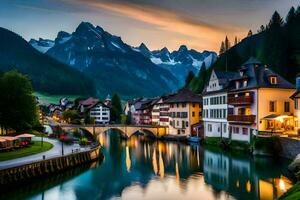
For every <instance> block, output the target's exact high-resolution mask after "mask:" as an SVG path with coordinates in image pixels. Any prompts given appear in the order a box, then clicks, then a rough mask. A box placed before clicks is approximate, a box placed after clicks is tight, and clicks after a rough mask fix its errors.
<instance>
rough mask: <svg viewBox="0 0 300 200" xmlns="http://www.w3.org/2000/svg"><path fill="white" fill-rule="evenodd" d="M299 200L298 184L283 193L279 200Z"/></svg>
mask: <svg viewBox="0 0 300 200" xmlns="http://www.w3.org/2000/svg"><path fill="white" fill-rule="evenodd" d="M296 199H300V182H298V183H297V184H295V185H294V186H293V187H292V188H291V189H289V190H288V191H287V192H286V193H284V194H283V195H282V196H281V197H280V198H279V200H296Z"/></svg>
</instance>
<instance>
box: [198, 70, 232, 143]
mask: <svg viewBox="0 0 300 200" xmlns="http://www.w3.org/2000/svg"><path fill="white" fill-rule="evenodd" d="M237 76H238V73H236V72H225V71H216V70H213V71H212V73H211V75H210V78H209V81H208V84H207V85H206V87H205V88H204V91H203V93H202V95H203V112H202V113H203V115H202V119H203V125H204V133H205V137H222V138H228V123H227V112H228V104H227V101H228V100H227V99H228V98H227V92H228V90H229V86H230V85H229V83H230V81H231V80H232V79H234V78H236V77H237Z"/></svg>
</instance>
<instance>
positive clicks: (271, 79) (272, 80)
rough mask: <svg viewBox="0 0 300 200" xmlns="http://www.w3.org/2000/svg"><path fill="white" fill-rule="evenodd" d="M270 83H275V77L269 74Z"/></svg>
mask: <svg viewBox="0 0 300 200" xmlns="http://www.w3.org/2000/svg"><path fill="white" fill-rule="evenodd" d="M270 83H271V84H272V85H275V84H277V77H276V76H271V77H270Z"/></svg>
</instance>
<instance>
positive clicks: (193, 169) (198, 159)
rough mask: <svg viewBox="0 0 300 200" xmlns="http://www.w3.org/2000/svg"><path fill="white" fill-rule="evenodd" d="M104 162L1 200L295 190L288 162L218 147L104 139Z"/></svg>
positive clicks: (263, 195)
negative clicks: (221, 149) (230, 151)
mask: <svg viewBox="0 0 300 200" xmlns="http://www.w3.org/2000/svg"><path fill="white" fill-rule="evenodd" d="M100 143H101V144H102V145H103V149H102V150H103V154H104V156H105V158H104V160H103V161H102V162H101V161H99V162H98V163H92V164H88V165H86V166H81V167H78V168H76V169H73V170H69V171H68V172H65V173H63V174H57V175H52V176H51V177H49V178H39V179H37V180H35V181H33V182H32V183H27V184H21V185H16V186H15V187H11V188H12V189H10V190H9V191H6V192H1V193H2V194H0V199H2V198H3V197H5V199H24V198H26V199H37V200H39V199H47V200H48V199H49V200H52V199H68V200H69V199H84V200H89V199H129V200H135V199H137V200H139V199H204V200H212V199H242V200H248V199H249V200H250V199H253V200H256V199H261V200H265V199H276V198H277V197H279V196H280V195H281V194H283V193H284V192H285V191H286V190H287V189H289V188H290V187H291V186H292V182H291V181H290V180H289V179H288V178H287V176H288V172H287V165H288V161H286V160H282V159H270V158H252V157H251V156H248V155H245V154H242V153H238V152H236V153H235V155H233V154H229V153H225V152H222V151H220V150H219V149H217V148H207V147H206V148H203V147H201V146H198V145H192V146H191V145H185V144H179V143H174V142H161V141H153V140H150V139H147V138H144V137H143V136H133V137H131V138H130V139H128V140H127V141H125V140H121V139H120V137H119V134H118V133H117V132H112V131H111V132H110V133H107V134H103V135H101V136H100Z"/></svg>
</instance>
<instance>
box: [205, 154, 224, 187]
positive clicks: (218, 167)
mask: <svg viewBox="0 0 300 200" xmlns="http://www.w3.org/2000/svg"><path fill="white" fill-rule="evenodd" d="M203 171H204V178H205V181H206V182H207V183H209V184H211V185H213V186H214V187H215V188H217V189H225V190H227V189H228V187H229V158H228V157H227V156H224V155H223V154H220V153H214V152H211V151H207V150H205V151H204V163H203Z"/></svg>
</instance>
